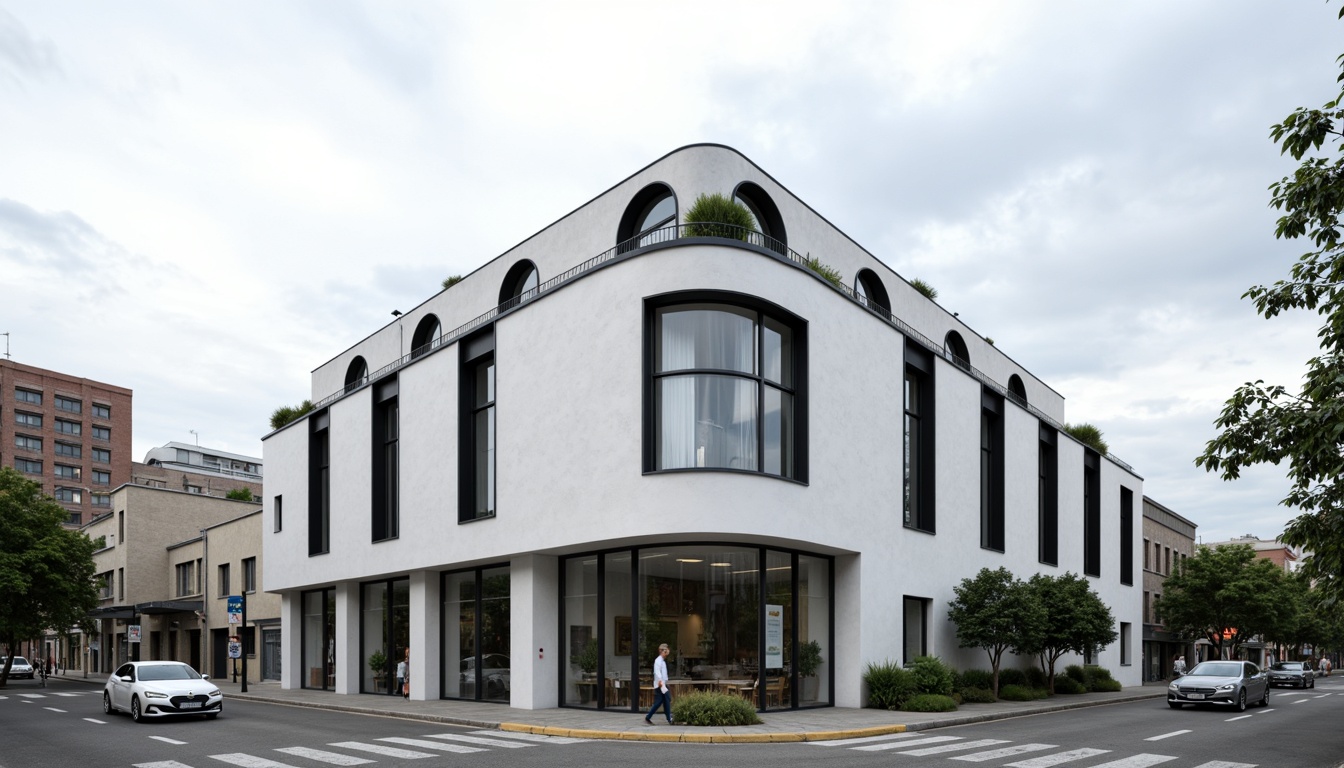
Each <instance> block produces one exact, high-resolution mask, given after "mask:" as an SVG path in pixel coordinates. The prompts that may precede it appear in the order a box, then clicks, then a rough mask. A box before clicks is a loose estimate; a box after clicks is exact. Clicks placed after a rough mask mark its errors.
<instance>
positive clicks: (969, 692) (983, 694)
mask: <svg viewBox="0 0 1344 768" xmlns="http://www.w3.org/2000/svg"><path fill="white" fill-rule="evenodd" d="M961 700H962V701H963V702H964V703H966V704H993V703H994V702H996V701H998V699H996V698H994V692H993V691H991V690H990V689H989V688H962V689H961Z"/></svg>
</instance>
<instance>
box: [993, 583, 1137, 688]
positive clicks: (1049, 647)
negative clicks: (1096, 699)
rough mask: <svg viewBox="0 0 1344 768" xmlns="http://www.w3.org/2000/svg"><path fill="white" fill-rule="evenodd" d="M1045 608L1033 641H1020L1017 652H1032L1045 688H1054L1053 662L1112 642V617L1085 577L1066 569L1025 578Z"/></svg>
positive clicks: (1113, 620)
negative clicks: (1037, 658) (1058, 573)
mask: <svg viewBox="0 0 1344 768" xmlns="http://www.w3.org/2000/svg"><path fill="white" fill-rule="evenodd" d="M1027 586H1028V588H1029V589H1030V590H1031V591H1032V592H1034V593H1035V594H1036V600H1037V601H1038V602H1040V604H1041V606H1042V607H1043V608H1044V609H1045V621H1044V627H1043V629H1042V631H1041V633H1040V635H1039V636H1038V640H1039V642H1038V643H1037V644H1036V645H1025V644H1024V645H1020V646H1018V649H1017V650H1018V651H1019V652H1020V653H1035V654H1039V655H1040V657H1041V662H1042V666H1043V667H1044V668H1045V677H1046V685H1045V689H1046V690H1047V691H1053V690H1055V663H1056V662H1058V661H1059V660H1060V659H1061V658H1062V657H1063V656H1064V655H1065V654H1068V653H1077V654H1082V653H1085V652H1087V650H1088V649H1090V648H1098V647H1102V646H1107V645H1110V644H1111V643H1113V642H1115V638H1116V631H1115V618H1114V617H1113V616H1112V615H1111V609H1110V608H1109V607H1108V606H1107V605H1106V603H1105V602H1103V601H1102V599H1101V596H1100V595H1098V594H1097V593H1096V592H1093V591H1092V587H1091V586H1090V585H1089V584H1088V581H1087V579H1085V578H1083V577H1082V576H1079V575H1077V574H1075V573H1072V572H1068V573H1065V574H1064V575H1063V576H1051V575H1049V574H1044V573H1038V574H1036V575H1035V576H1032V577H1031V580H1030V581H1028V582H1027Z"/></svg>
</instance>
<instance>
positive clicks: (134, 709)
mask: <svg viewBox="0 0 1344 768" xmlns="http://www.w3.org/2000/svg"><path fill="white" fill-rule="evenodd" d="M1245 698H1246V696H1245V694H1244V693H1243V694H1242V699H1243V701H1242V703H1243V704H1245V701H1244V699H1245ZM1245 708H1246V707H1244V706H1243V707H1242V709H1245ZM131 719H132V720H134V721H135V722H137V723H143V722H144V721H145V719H144V716H143V715H142V714H141V713H140V697H139V696H133V697H132V698H131Z"/></svg>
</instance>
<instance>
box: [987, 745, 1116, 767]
mask: <svg viewBox="0 0 1344 768" xmlns="http://www.w3.org/2000/svg"><path fill="white" fill-rule="evenodd" d="M1110 751H1111V750H1109V749H1092V748H1090V747H1084V748H1083V749H1070V750H1069V751H1068V752H1057V753H1055V754H1053V755H1042V756H1041V757H1033V758H1031V759H1030V760H1019V761H1018V762H1016V763H1008V764H1007V765H1005V766H1004V768H1050V766H1052V765H1063V764H1064V763H1071V762H1073V761H1074V760H1082V759H1084V758H1088V757H1096V756H1097V755H1104V754H1106V753H1107V752H1110Z"/></svg>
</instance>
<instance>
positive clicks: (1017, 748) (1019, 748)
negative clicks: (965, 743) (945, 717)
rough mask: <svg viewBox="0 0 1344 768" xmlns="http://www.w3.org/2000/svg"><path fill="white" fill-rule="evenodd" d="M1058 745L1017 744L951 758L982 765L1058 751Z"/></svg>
mask: <svg viewBox="0 0 1344 768" xmlns="http://www.w3.org/2000/svg"><path fill="white" fill-rule="evenodd" d="M1058 748H1059V745H1058V744H1015V745H1013V746H1011V747H1004V748H1003V749H991V750H990V751H988V752H976V753H975V754H973V755H962V756H961V757H953V758H949V759H950V760H965V761H966V762H968V763H982V762H984V761H986V760H997V759H999V758H1000V757H1012V756H1013V755H1023V754H1026V753H1027V752H1040V751H1041V750H1044V749H1058Z"/></svg>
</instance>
